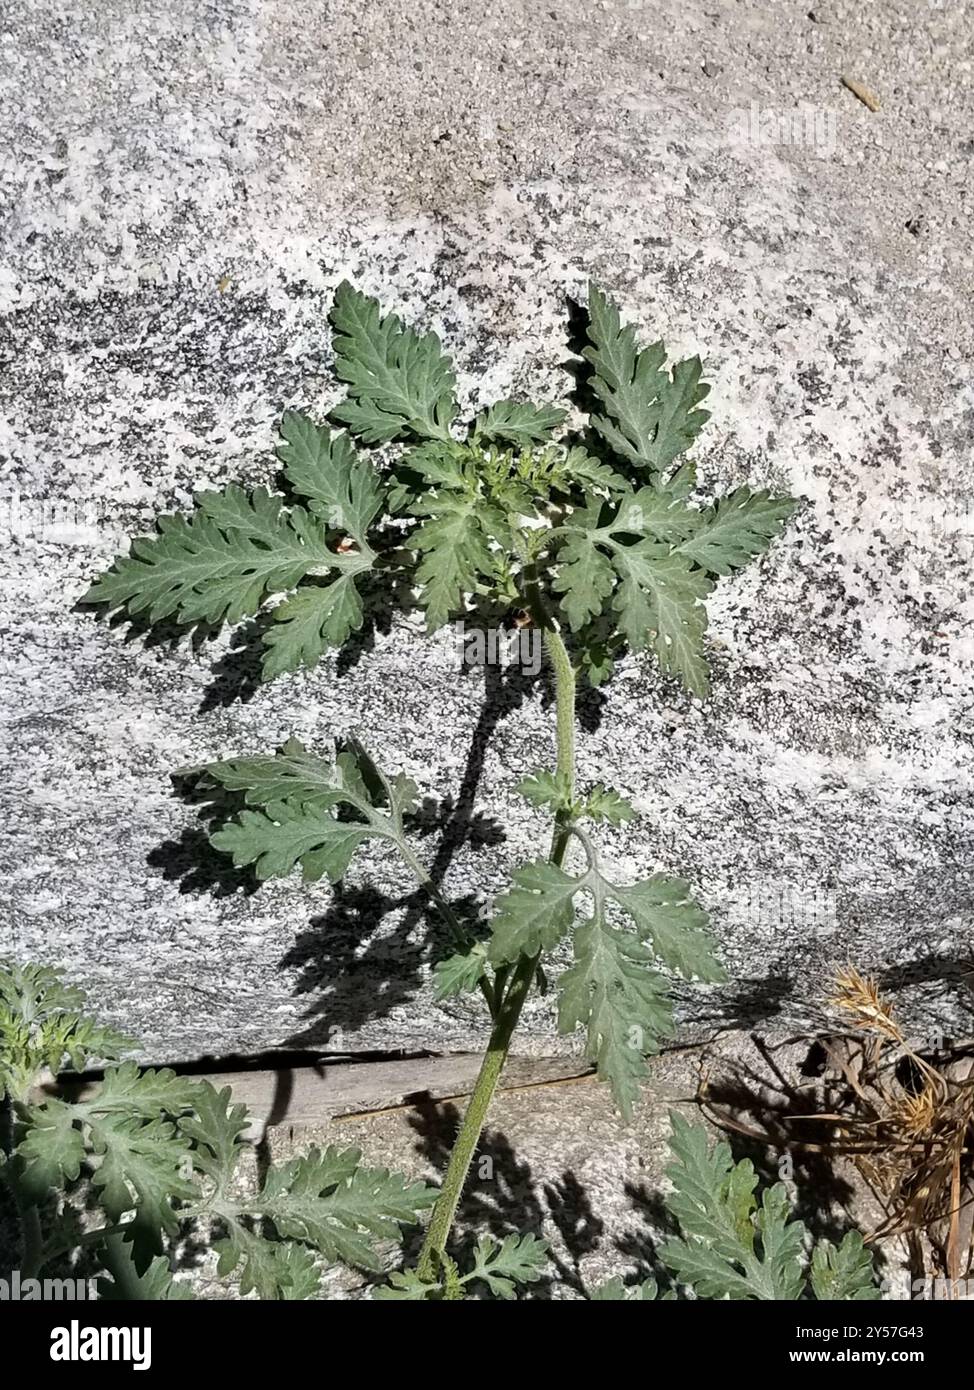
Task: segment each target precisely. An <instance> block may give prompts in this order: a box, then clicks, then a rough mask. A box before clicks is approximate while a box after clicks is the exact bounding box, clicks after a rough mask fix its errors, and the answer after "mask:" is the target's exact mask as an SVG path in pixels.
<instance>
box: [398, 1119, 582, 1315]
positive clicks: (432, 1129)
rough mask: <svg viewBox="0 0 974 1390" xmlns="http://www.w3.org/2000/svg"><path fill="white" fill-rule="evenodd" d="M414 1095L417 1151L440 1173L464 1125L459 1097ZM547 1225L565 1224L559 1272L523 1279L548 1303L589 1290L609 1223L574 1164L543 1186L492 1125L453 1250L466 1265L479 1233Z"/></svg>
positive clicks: (529, 1230) (552, 1255)
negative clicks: (587, 1259) (588, 1259)
mask: <svg viewBox="0 0 974 1390" xmlns="http://www.w3.org/2000/svg"><path fill="white" fill-rule="evenodd" d="M406 1101H407V1103H409V1104H411V1105H413V1106H414V1107H415V1109H414V1111H413V1113H412V1114H411V1115H410V1116H409V1124H410V1126H411V1127H412V1128H413V1129H414V1130H415V1132H416V1135H417V1143H416V1150H417V1152H418V1153H419V1154H421V1155H422V1157H423V1158H425V1159H426V1160H427V1161H428V1162H429V1163H431V1164H432V1165H433V1167H434V1168H436V1169H437V1171H438V1172H440V1173H443V1172H445V1171H446V1168H447V1165H448V1164H449V1161H450V1153H451V1151H452V1148H453V1144H454V1141H455V1139H456V1135H457V1131H458V1129H459V1125H460V1111H459V1109H458V1108H457V1106H455V1105H453V1104H452V1103H451V1102H440V1101H435V1100H433V1099H432V1098H431V1097H430V1096H429V1094H428V1093H426V1092H424V1093H422V1094H419V1095H414V1096H408V1097H406ZM481 1173H482V1174H484V1176H483V1177H480V1176H479V1175H480V1174H481ZM546 1224H547V1225H550V1226H554V1228H555V1229H556V1230H557V1232H558V1234H559V1235H560V1237H561V1241H562V1243H563V1246H564V1251H565V1254H564V1255H563V1254H562V1253H561V1251H559V1250H557V1249H552V1250H550V1251H549V1263H550V1266H551V1269H552V1271H553V1273H552V1274H551V1275H546V1276H545V1277H544V1278H543V1279H540V1280H538V1282H537V1283H533V1284H528V1285H522V1286H521V1287H520V1288H519V1290H518V1297H519V1299H521V1300H522V1301H531V1302H547V1301H548V1300H550V1299H551V1298H552V1297H553V1296H554V1291H555V1289H556V1288H557V1287H558V1286H559V1285H561V1286H565V1287H567V1288H570V1289H572V1290H574V1291H575V1292H576V1293H578V1294H581V1295H583V1296H586V1294H587V1288H586V1285H585V1283H584V1281H583V1279H582V1276H581V1273H580V1265H581V1261H582V1259H583V1257H584V1256H586V1255H589V1254H591V1253H592V1252H593V1251H594V1250H596V1249H598V1247H599V1245H600V1244H601V1242H602V1237H603V1234H604V1230H605V1223H604V1222H603V1221H602V1219H601V1218H600V1217H599V1216H598V1215H597V1214H596V1213H595V1211H594V1210H593V1209H592V1204H591V1201H590V1198H589V1195H588V1193H587V1191H586V1189H585V1187H584V1186H583V1185H582V1184H581V1183H580V1182H579V1181H578V1179H577V1177H576V1176H575V1174H574V1173H573V1172H572V1171H571V1170H566V1171H565V1172H564V1173H562V1175H561V1177H560V1178H559V1179H558V1180H557V1181H554V1182H547V1183H544V1184H543V1186H542V1185H540V1184H539V1182H538V1179H537V1178H536V1177H535V1174H534V1172H533V1170H532V1168H531V1165H530V1164H529V1163H527V1162H526V1161H525V1160H523V1159H520V1158H519V1157H518V1155H517V1151H516V1150H515V1149H514V1147H513V1146H512V1145H511V1143H510V1140H509V1139H508V1138H507V1135H506V1134H504V1133H503V1131H501V1130H499V1129H490V1128H488V1129H485V1130H484V1132H483V1134H482V1136H481V1140H480V1144H479V1145H478V1148H477V1153H476V1156H475V1157H474V1161H473V1166H472V1168H471V1170H470V1177H469V1179H468V1181H467V1184H466V1187H465V1188H464V1193H463V1196H462V1198H461V1200H460V1206H459V1208H458V1211H457V1222H456V1226H455V1228H454V1230H455V1242H454V1244H453V1246H452V1248H451V1254H452V1255H453V1257H454V1258H455V1259H456V1260H457V1262H458V1264H459V1266H460V1268H461V1269H463V1268H466V1267H468V1266H469V1265H470V1263H471V1262H472V1261H471V1252H472V1250H473V1248H474V1246H475V1245H476V1243H477V1238H478V1237H479V1236H481V1235H484V1234H488V1235H491V1236H493V1237H494V1239H495V1240H497V1241H502V1240H503V1239H504V1237H505V1236H510V1235H528V1234H533V1235H536V1236H540V1237H543V1236H544V1234H545V1231H544V1227H545V1225H546ZM421 1242H422V1232H414V1233H413V1235H412V1236H411V1237H410V1239H409V1240H408V1241H407V1243H406V1245H405V1247H404V1265H405V1266H406V1267H408V1266H409V1265H411V1264H412V1263H414V1262H415V1257H416V1255H417V1253H418V1251H419V1246H420V1244H421ZM566 1256H567V1258H566Z"/></svg>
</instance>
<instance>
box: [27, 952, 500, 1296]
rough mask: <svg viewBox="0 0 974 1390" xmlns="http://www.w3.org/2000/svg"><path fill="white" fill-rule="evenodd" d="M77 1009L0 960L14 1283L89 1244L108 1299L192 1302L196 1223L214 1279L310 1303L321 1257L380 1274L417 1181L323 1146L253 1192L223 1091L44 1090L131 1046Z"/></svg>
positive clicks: (56, 990)
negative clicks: (184, 1271)
mask: <svg viewBox="0 0 974 1390" xmlns="http://www.w3.org/2000/svg"><path fill="white" fill-rule="evenodd" d="M83 1008H84V999H83V996H82V995H81V993H80V991H78V990H77V989H74V988H73V987H71V986H68V985H65V984H64V982H63V981H62V980H61V978H60V976H59V975H58V973H57V972H55V971H53V970H50V969H48V968H46V967H38V966H18V965H12V964H10V963H8V962H0V1101H2V1100H4V1099H5V1100H6V1102H7V1106H8V1111H9V1123H8V1128H7V1132H6V1134H5V1136H4V1145H3V1163H2V1166H0V1177H2V1178H3V1180H4V1181H5V1182H6V1185H7V1187H8V1189H9V1190H10V1192H11V1193H12V1195H13V1198H14V1201H15V1203H16V1205H17V1208H18V1211H19V1213H20V1218H21V1229H22V1238H23V1250H22V1258H21V1262H20V1270H21V1275H22V1278H24V1279H33V1278H36V1277H37V1274H38V1271H40V1270H42V1269H44V1268H45V1267H47V1266H50V1265H51V1264H52V1262H54V1261H57V1260H63V1259H64V1258H65V1257H67V1256H69V1255H71V1254H72V1253H73V1252H77V1251H79V1250H80V1249H85V1250H86V1251H87V1253H88V1255H89V1259H90V1260H91V1261H93V1263H94V1267H95V1269H96V1270H100V1271H102V1272H103V1274H105V1275H107V1276H110V1277H106V1278H103V1279H102V1280H101V1282H100V1284H99V1290H100V1293H101V1295H102V1297H105V1298H124V1299H163V1298H185V1297H189V1292H188V1289H187V1286H186V1285H185V1284H182V1283H177V1282H174V1280H173V1278H172V1270H171V1262H172V1259H173V1257H174V1255H175V1253H176V1251H177V1246H178V1242H179V1240H180V1238H181V1236H182V1235H183V1234H185V1233H186V1231H187V1230H188V1229H189V1228H190V1227H196V1228H202V1229H203V1230H206V1231H209V1232H210V1235H211V1243H212V1244H213V1247H214V1249H215V1250H216V1252H217V1254H218V1257H219V1262H218V1273H219V1274H220V1275H221V1276H224V1277H225V1276H229V1275H231V1274H232V1275H234V1276H235V1278H236V1280H237V1283H238V1286H239V1290H240V1292H241V1293H242V1294H246V1293H249V1292H250V1291H251V1290H256V1292H257V1294H258V1296H259V1297H261V1298H268V1299H276V1298H285V1299H302V1298H309V1297H312V1296H313V1295H314V1294H315V1292H316V1291H317V1289H318V1284H319V1269H320V1266H321V1265H322V1263H329V1264H334V1263H338V1262H341V1263H344V1264H347V1265H351V1266H354V1267H355V1268H358V1269H364V1270H377V1269H380V1268H381V1264H380V1257H379V1247H380V1246H381V1244H383V1243H388V1242H389V1241H392V1240H396V1239H398V1236H399V1232H400V1227H401V1226H402V1225H405V1224H410V1223H414V1222H415V1221H416V1220H417V1219H418V1213H419V1212H420V1211H422V1210H423V1209H424V1208H426V1207H428V1206H430V1204H431V1203H432V1201H433V1199H434V1197H435V1195H436V1194H435V1191H434V1190H433V1189H431V1188H428V1187H426V1186H425V1185H424V1184H423V1183H410V1182H408V1181H407V1180H406V1179H405V1178H403V1177H401V1176H400V1175H399V1174H398V1173H390V1172H388V1171H387V1170H386V1169H383V1168H376V1169H370V1168H363V1167H362V1166H361V1164H360V1162H359V1159H360V1154H359V1152H358V1150H357V1149H345V1150H339V1149H336V1148H333V1147H331V1146H329V1147H328V1148H326V1149H324V1150H321V1149H317V1148H312V1149H310V1150H309V1151H308V1152H307V1153H306V1154H304V1155H303V1156H301V1157H299V1158H294V1159H291V1160H289V1161H287V1162H285V1163H281V1164H273V1165H271V1166H269V1167H268V1169H267V1170H266V1172H265V1173H264V1174H263V1178H262V1180H261V1182H260V1185H259V1187H257V1188H256V1189H254V1190H248V1188H247V1185H246V1184H245V1183H242V1182H241V1181H240V1179H239V1174H238V1168H239V1165H240V1159H241V1154H242V1153H243V1149H244V1141H243V1138H242V1136H243V1134H244V1133H245V1131H246V1130H247V1128H248V1125H249V1121H248V1118H247V1110H246V1107H245V1106H243V1105H235V1104H234V1103H233V1101H232V1099H231V1093H230V1088H229V1086H228V1087H225V1088H223V1089H222V1090H217V1089H216V1088H215V1087H214V1086H213V1085H212V1084H211V1083H210V1082H208V1081H199V1080H195V1079H193V1078H189V1077H184V1076H177V1075H176V1074H175V1073H174V1072H173V1071H170V1070H166V1069H163V1070H145V1071H142V1070H140V1069H139V1068H138V1067H136V1066H135V1064H134V1063H133V1062H121V1063H120V1064H118V1065H113V1066H109V1067H108V1068H107V1069H106V1070H105V1073H104V1078H103V1080H102V1081H101V1082H100V1083H99V1084H98V1085H97V1086H96V1087H94V1088H93V1089H92V1090H91V1093H90V1094H84V1095H83V1096H82V1098H81V1099H78V1100H75V1101H73V1102H69V1101H67V1100H63V1099H60V1098H58V1097H56V1096H49V1097H47V1098H42V1097H41V1096H40V1095H38V1094H37V1092H36V1090H35V1088H36V1087H37V1084H38V1082H39V1081H40V1079H41V1077H42V1075H43V1074H44V1073H56V1072H58V1071H60V1069H61V1068H62V1066H63V1065H64V1064H65V1063H70V1065H71V1066H72V1067H73V1068H74V1069H75V1070H81V1069H83V1068H84V1067H85V1066H87V1065H88V1064H89V1063H90V1062H91V1061H92V1060H95V1059H97V1060H101V1061H107V1060H109V1059H116V1060H117V1059H118V1058H119V1056H120V1055H121V1054H122V1053H124V1052H125V1051H128V1050H130V1049H131V1048H132V1046H133V1044H132V1042H131V1041H130V1040H129V1039H127V1038H122V1037H120V1036H119V1035H118V1034H116V1033H114V1032H112V1031H111V1030H110V1029H107V1028H102V1027H100V1026H99V1025H98V1024H96V1023H94V1022H93V1021H92V1020H91V1019H89V1018H88V1017H86V1016H85V1014H84V1013H83ZM92 1208H94V1209H95V1210H96V1211H97V1213H98V1215H97V1217H96V1218H95V1219H92V1216H91V1210H92ZM82 1211H84V1212H85V1221H84V1224H83V1225H82V1221H81V1213H82ZM491 1254H492V1251H491V1250H489V1249H488V1250H485V1252H484V1259H485V1261H488V1262H489V1258H490V1256H491Z"/></svg>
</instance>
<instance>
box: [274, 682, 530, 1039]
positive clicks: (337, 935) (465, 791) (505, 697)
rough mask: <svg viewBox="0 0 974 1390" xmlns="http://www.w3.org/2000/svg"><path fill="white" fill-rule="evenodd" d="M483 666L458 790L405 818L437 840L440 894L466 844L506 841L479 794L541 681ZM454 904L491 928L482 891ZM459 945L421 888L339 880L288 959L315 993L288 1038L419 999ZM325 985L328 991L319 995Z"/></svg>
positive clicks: (468, 921) (475, 929) (479, 930)
mask: <svg viewBox="0 0 974 1390" xmlns="http://www.w3.org/2000/svg"><path fill="white" fill-rule="evenodd" d="M481 669H482V671H483V679H484V687H485V690H484V700H483V703H482V705H481V709H480V714H479V716H478V719H477V724H476V727H475V728H474V731H473V735H472V737H471V740H470V747H469V750H468V753H467V759H466V764H465V766H464V770H463V775H462V777H461V780H460V786H459V789H458V791H457V795H456V797H455V798H453V797H448V798H444V799H443V800H442V801H439V802H437V801H436V800H435V799H432V798H428V799H427V800H426V801H425V802H424V803H423V805H422V806H421V807H420V810H419V812H418V813H417V814H416V815H414V816H413V817H412V818H411V819H410V822H409V823H408V828H409V829H410V831H412V832H413V833H414V834H417V835H419V836H420V837H423V838H426V837H432V836H437V837H438V840H437V845H436V849H435V851H434V853H433V856H432V859H431V861H430V862H429V865H428V872H429V876H430V879H431V881H432V883H433V884H434V885H435V887H436V888H437V889H438V890H439V891H441V892H442V891H443V888H444V884H445V881H446V878H447V875H448V873H449V871H450V868H451V867H452V865H453V861H454V859H455V857H456V855H457V854H458V853H459V851H460V850H461V849H462V848H464V847H465V846H467V847H469V848H471V849H473V850H475V851H479V850H482V849H485V848H489V847H492V846H495V845H498V844H501V843H503V840H504V838H505V835H504V830H503V827H502V826H501V825H500V823H499V822H497V821H496V820H493V819H491V818H490V817H487V816H484V815H483V814H482V813H480V812H478V811H477V809H476V804H477V793H478V790H479V787H480V781H481V778H482V776H483V771H484V765H485V761H486V758H487V753H488V750H489V747H490V743H491V740H492V738H493V736H494V733H495V732H496V730H497V727H498V725H499V724H500V722H501V720H502V719H504V718H506V717H508V716H509V715H511V714H513V713H515V712H516V711H517V710H518V709H520V707H521V705H522V704H523V703H524V701H525V700H527V699H529V698H530V697H531V696H532V695H533V693H534V692H535V690H536V688H537V686H538V685H539V683H540V682H541V680H542V677H541V676H532V675H529V674H526V673H525V672H523V671H521V670H519V669H518V668H516V667H510V668H508V669H506V670H503V669H502V668H500V667H498V666H492V665H487V666H484V667H482V668H481ZM450 906H451V907H452V909H453V911H454V913H455V914H456V916H457V917H458V918H459V920H460V922H461V923H462V925H463V926H464V928H465V929H466V930H468V931H469V932H470V933H471V935H472V936H474V937H475V938H476V937H482V936H484V935H485V934H486V930H487V928H486V925H485V923H484V922H483V921H482V920H481V904H480V902H479V901H478V899H477V898H476V896H475V895H472V894H471V895H467V896H465V897H462V898H458V899H452V900H450ZM393 914H399V920H398V921H397V923H396V926H395V929H394V931H393V932H392V933H391V934H385V935H381V936H379V935H377V931H378V928H379V927H380V925H381V923H382V922H383V921H384V919H385V918H386V917H388V916H390V915H393ZM423 921H425V923H426V927H427V930H426V933H425V935H424V938H423V939H422V940H418V941H414V940H413V934H414V932H415V930H416V928H417V927H418V926H419V924H420V922H423ZM370 938H371V939H370ZM366 940H368V944H367V945H366V947H365V949H364V951H363V950H362V943H363V942H364V941H366ZM454 949H456V946H455V943H453V941H452V940H451V938H450V935H449V932H448V929H447V927H446V924H445V923H444V922H443V919H442V918H441V917H440V915H439V913H438V912H437V910H436V908H435V907H434V906H432V905H431V903H430V901H429V899H428V897H427V895H426V893H425V892H424V891H423V890H422V889H414V890H412V891H410V892H409V893H406V894H403V895H401V896H398V897H397V896H390V895H388V894H383V893H380V892H379V891H378V890H376V889H374V888H371V887H369V886H368V885H363V886H358V885H355V886H352V885H347V884H345V883H341V884H338V885H337V886H336V888H335V889H334V894H333V899H332V902H331V904H330V906H329V908H328V910H327V911H326V912H324V913H323V914H322V915H321V916H320V917H316V918H314V919H312V921H311V922H310V924H309V927H308V930H307V931H305V932H303V933H301V934H300V935H299V936H298V938H297V939H296V941H295V943H294V946H293V947H292V948H291V950H290V951H288V953H287V954H286V955H285V957H284V959H283V960H282V962H281V964H282V966H284V967H285V968H287V969H294V968H298V970H299V971H300V974H299V977H298V980H297V984H296V993H297V994H298V995H306V994H312V993H313V994H315V995H316V998H315V999H314V1002H313V1003H312V1004H311V1005H310V1006H309V1008H308V1010H307V1012H306V1015H305V1017H306V1018H307V1020H308V1022H307V1025H306V1027H305V1028H303V1029H302V1030H301V1031H300V1032H298V1033H296V1034H292V1035H291V1036H290V1037H289V1038H288V1039H287V1043H286V1045H288V1046H291V1047H309V1046H314V1045H316V1044H318V1043H321V1042H323V1041H326V1040H327V1039H328V1037H329V1036H330V1034H331V1033H333V1032H334V1031H335V1030H336V1029H342V1028H355V1027H358V1026H360V1025H361V1024H362V1023H364V1022H366V1021H368V1020H371V1019H376V1018H381V1017H385V1016H386V1015H388V1014H389V1013H390V1012H391V1011H392V1009H393V1008H395V1007H397V1006H398V1005H400V1004H403V1003H405V1002H406V1001H408V1000H409V999H411V998H412V997H413V996H414V994H415V993H416V990H417V989H418V988H419V986H420V983H421V981H422V979H423V975H424V970H425V967H426V965H427V963H428V962H430V961H435V960H438V959H440V958H441V957H443V956H446V955H449V954H450V953H451V951H453V950H454ZM328 982H331V983H330V986H329V983H328ZM323 985H324V986H325V988H326V991H327V992H326V993H325V994H324V995H322V994H321V993H320V991H321V989H322V986H323Z"/></svg>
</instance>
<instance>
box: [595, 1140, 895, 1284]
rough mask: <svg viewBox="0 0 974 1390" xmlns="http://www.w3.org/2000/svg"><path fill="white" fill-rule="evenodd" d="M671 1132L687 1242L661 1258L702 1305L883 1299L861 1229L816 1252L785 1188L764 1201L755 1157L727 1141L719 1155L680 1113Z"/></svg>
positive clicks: (670, 1199)
mask: <svg viewBox="0 0 974 1390" xmlns="http://www.w3.org/2000/svg"><path fill="white" fill-rule="evenodd" d="M670 1125H671V1129H672V1137H671V1139H670V1146H671V1148H672V1150H673V1157H674V1162H673V1163H672V1164H671V1165H670V1166H669V1168H667V1170H666V1173H667V1177H669V1179H670V1180H671V1182H672V1183H673V1189H674V1190H673V1191H672V1192H671V1193H669V1194H667V1196H666V1198H665V1201H666V1205H667V1207H668V1208H669V1210H670V1212H671V1214H672V1215H673V1216H674V1217H675V1218H676V1219H677V1221H678V1222H679V1225H680V1235H679V1237H677V1238H674V1239H673V1240H670V1241H668V1242H667V1243H666V1244H665V1245H664V1246H663V1248H662V1249H661V1251H660V1258H661V1259H662V1261H663V1264H664V1265H666V1267H667V1269H668V1270H669V1271H670V1272H671V1273H672V1274H673V1276H674V1277H675V1279H676V1281H677V1282H678V1283H679V1284H681V1285H683V1286H685V1287H686V1288H689V1289H692V1290H693V1292H694V1295H695V1296H696V1297H697V1298H698V1299H723V1298H728V1299H738V1300H739V1299H763V1300H776V1301H781V1300H786V1301H789V1302H794V1301H795V1300H797V1299H803V1298H810V1297H812V1298H816V1299H828V1300H832V1301H843V1302H852V1301H862V1300H865V1299H878V1298H880V1297H881V1295H880V1291H879V1287H878V1285H877V1283H876V1276H875V1271H874V1269H873V1261H872V1256H871V1255H870V1254H869V1251H868V1250H866V1248H865V1246H864V1244H863V1239H862V1236H861V1235H860V1233H859V1232H858V1231H847V1232H846V1234H845V1235H844V1236H843V1238H842V1241H841V1243H840V1244H839V1245H833V1244H832V1243H831V1241H827V1240H820V1241H816V1242H815V1243H814V1245H813V1244H812V1242H811V1238H810V1236H809V1234H808V1231H807V1230H806V1228H805V1226H804V1224H803V1223H802V1222H801V1221H797V1220H796V1221H792V1220H789V1212H790V1208H791V1202H790V1199H789V1197H788V1192H787V1189H786V1188H785V1185H784V1183H775V1185H774V1186H773V1187H771V1188H768V1189H766V1190H765V1191H764V1192H763V1193H762V1194H761V1198H760V1201H758V1199H757V1197H756V1195H755V1189H756V1188H757V1185H758V1179H757V1174H756V1173H755V1171H754V1166H753V1164H752V1163H751V1161H750V1159H742V1160H741V1161H740V1162H738V1163H735V1162H734V1160H733V1157H732V1155H731V1151H730V1148H729V1147H728V1146H727V1144H724V1143H718V1144H716V1145H715V1146H714V1147H713V1148H712V1149H711V1148H710V1147H709V1146H708V1143H707V1131H706V1130H705V1129H704V1128H703V1126H702V1125H691V1124H688V1122H687V1121H686V1120H685V1119H684V1118H683V1116H682V1115H678V1114H676V1113H675V1112H671V1114H670ZM809 1250H810V1251H811V1253H810V1254H809ZM656 1294H657V1286H656V1282H655V1280H652V1279H648V1280H644V1281H643V1282H642V1283H640V1284H636V1285H633V1286H630V1287H626V1285H625V1284H624V1282H623V1280H622V1279H621V1278H615V1279H611V1280H609V1282H608V1283H606V1284H603V1285H602V1286H601V1288H599V1289H596V1290H595V1292H594V1293H593V1294H592V1297H593V1298H597V1299H602V1300H612V1299H616V1300H617V1299H641V1298H642V1299H645V1298H655V1297H656ZM674 1296H675V1294H674V1293H673V1292H671V1293H669V1294H667V1295H666V1297H670V1298H671V1297H674Z"/></svg>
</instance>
